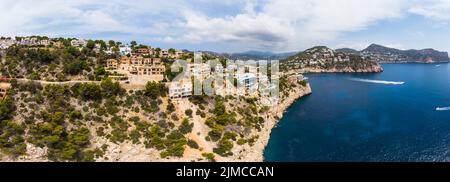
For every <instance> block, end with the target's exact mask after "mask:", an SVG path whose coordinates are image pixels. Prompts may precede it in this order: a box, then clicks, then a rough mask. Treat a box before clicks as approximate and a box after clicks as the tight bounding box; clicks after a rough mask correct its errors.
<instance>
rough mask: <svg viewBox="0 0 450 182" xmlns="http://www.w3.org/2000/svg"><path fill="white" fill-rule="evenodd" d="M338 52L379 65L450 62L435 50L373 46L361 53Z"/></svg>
mask: <svg viewBox="0 0 450 182" xmlns="http://www.w3.org/2000/svg"><path fill="white" fill-rule="evenodd" d="M351 50H353V51H351ZM337 51H339V52H346V53H349V52H352V53H353V54H359V55H362V56H370V57H372V58H373V59H374V60H375V61H377V62H378V63H411V62H418V63H436V62H449V61H450V58H449V56H448V53H447V52H445V51H438V50H435V49H433V48H425V49H408V50H401V49H396V48H391V47H387V46H383V45H379V44H371V45H369V46H368V47H367V48H365V49H363V50H361V51H358V50H355V49H350V48H341V49H337Z"/></svg>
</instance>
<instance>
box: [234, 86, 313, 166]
mask: <svg viewBox="0 0 450 182" xmlns="http://www.w3.org/2000/svg"><path fill="white" fill-rule="evenodd" d="M311 93H312V90H311V86H310V85H309V84H307V85H306V86H305V87H300V88H296V89H294V90H293V91H292V92H291V93H290V94H289V96H288V97H286V98H284V100H283V101H282V102H281V103H280V104H278V105H277V107H273V108H272V109H271V110H270V111H269V114H268V115H269V119H268V120H267V122H266V123H265V124H264V128H263V130H262V131H261V132H260V133H259V139H258V140H257V141H256V143H255V145H253V146H252V147H248V148H246V150H245V151H248V152H247V153H246V154H245V155H244V156H245V157H244V158H241V159H237V160H229V161H233V162H234V161H237V162H263V161H264V150H265V148H266V146H267V144H268V143H269V139H270V135H271V133H272V129H273V128H274V127H276V125H277V123H278V122H279V121H280V120H281V118H283V115H284V113H285V112H286V111H287V109H288V108H289V107H290V106H291V105H292V104H294V103H295V102H296V101H297V100H299V99H301V98H302V97H304V96H307V95H310V94H311ZM227 161H228V160H227Z"/></svg>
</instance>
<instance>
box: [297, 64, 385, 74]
mask: <svg viewBox="0 0 450 182" xmlns="http://www.w3.org/2000/svg"><path fill="white" fill-rule="evenodd" d="M298 72H300V73H381V72H383V68H382V67H381V66H380V65H378V64H377V65H375V66H371V67H369V68H364V69H356V70H355V69H353V68H350V67H348V68H345V69H337V68H333V69H320V68H304V69H300V70H298Z"/></svg>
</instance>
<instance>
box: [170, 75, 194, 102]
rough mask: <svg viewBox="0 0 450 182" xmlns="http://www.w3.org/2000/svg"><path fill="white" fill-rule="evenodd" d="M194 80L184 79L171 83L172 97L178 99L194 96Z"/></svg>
mask: <svg viewBox="0 0 450 182" xmlns="http://www.w3.org/2000/svg"><path fill="white" fill-rule="evenodd" d="M192 91H193V89H192V82H191V80H190V79H183V80H180V81H174V82H170V83H169V97H170V99H178V98H184V97H189V96H192Z"/></svg>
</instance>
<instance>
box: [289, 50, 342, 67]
mask: <svg viewBox="0 0 450 182" xmlns="http://www.w3.org/2000/svg"><path fill="white" fill-rule="evenodd" d="M348 61H350V57H349V55H347V54H345V53H341V52H336V51H334V50H333V49H329V48H326V47H315V48H311V49H308V50H306V51H305V52H304V53H303V54H301V55H299V56H297V57H295V58H294V59H291V60H289V61H287V63H286V64H287V66H289V67H291V68H294V69H301V68H305V67H308V66H316V65H323V64H325V63H332V62H334V63H337V62H348Z"/></svg>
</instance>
